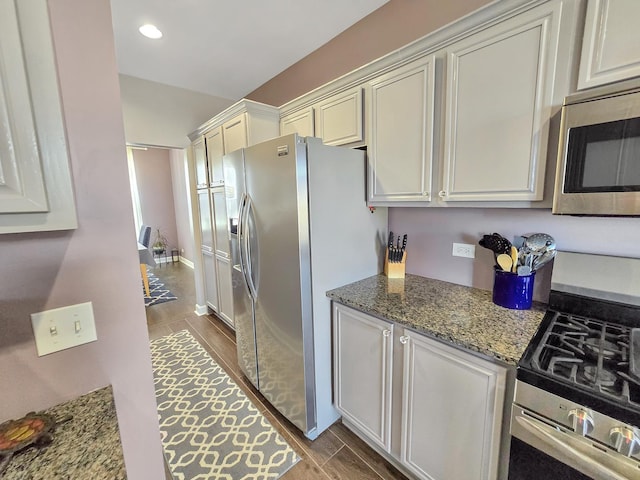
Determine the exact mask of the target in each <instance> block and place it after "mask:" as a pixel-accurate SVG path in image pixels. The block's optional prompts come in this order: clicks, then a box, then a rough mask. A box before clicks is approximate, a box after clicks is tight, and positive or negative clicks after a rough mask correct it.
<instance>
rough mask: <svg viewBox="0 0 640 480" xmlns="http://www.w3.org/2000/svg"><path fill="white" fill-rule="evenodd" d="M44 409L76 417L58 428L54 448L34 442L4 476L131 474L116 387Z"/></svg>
mask: <svg viewBox="0 0 640 480" xmlns="http://www.w3.org/2000/svg"><path fill="white" fill-rule="evenodd" d="M26 413H27V412H25V414H26ZM38 413H46V414H49V415H53V416H54V417H55V418H56V419H62V418H64V417H65V416H67V415H72V416H73V418H72V419H71V420H69V421H67V422H64V423H61V424H59V425H57V426H56V427H55V429H54V431H53V437H54V439H53V442H52V443H50V444H49V445H48V446H45V447H41V448H37V447H33V446H31V447H27V448H25V449H23V450H21V451H19V452H16V453H14V455H13V458H12V459H11V460H10V461H9V465H8V466H7V469H6V470H5V471H4V473H3V474H0V478H2V480H55V479H70V478H73V479H78V480H80V479H91V480H124V479H126V478H127V475H126V473H125V467H124V458H123V456H122V446H121V444H120V431H119V430H118V420H117V418H116V409H115V405H114V403H113V391H112V389H111V387H105V388H102V389H100V390H96V391H94V392H91V393H88V394H86V395H83V396H81V397H79V398H76V399H75V400H71V401H68V402H65V403H62V404H60V405H56V406H55V407H51V408H49V409H47V410H45V411H44V412H38Z"/></svg>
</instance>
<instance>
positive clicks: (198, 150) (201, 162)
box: [191, 137, 209, 188]
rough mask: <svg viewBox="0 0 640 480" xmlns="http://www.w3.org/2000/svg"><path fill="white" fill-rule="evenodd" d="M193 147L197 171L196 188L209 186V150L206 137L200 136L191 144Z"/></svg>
mask: <svg viewBox="0 0 640 480" xmlns="http://www.w3.org/2000/svg"><path fill="white" fill-rule="evenodd" d="M191 148H192V149H193V164H194V169H195V171H196V188H207V187H208V186H209V176H208V173H207V150H206V147H205V143H204V137H199V138H198V139H197V140H196V141H194V142H193V143H192V144H191Z"/></svg>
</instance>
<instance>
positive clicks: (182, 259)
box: [180, 256, 194, 268]
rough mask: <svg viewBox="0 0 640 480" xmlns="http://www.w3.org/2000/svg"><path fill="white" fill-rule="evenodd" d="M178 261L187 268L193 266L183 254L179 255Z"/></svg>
mask: <svg viewBox="0 0 640 480" xmlns="http://www.w3.org/2000/svg"><path fill="white" fill-rule="evenodd" d="M180 263H184V264H185V265H186V266H187V267H189V268H194V265H193V262H192V261H191V260H189V259H188V258H184V257H183V256H180Z"/></svg>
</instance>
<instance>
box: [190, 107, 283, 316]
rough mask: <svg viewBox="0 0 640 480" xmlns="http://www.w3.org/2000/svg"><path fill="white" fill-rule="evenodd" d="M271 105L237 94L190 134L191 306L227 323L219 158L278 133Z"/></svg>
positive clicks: (229, 299) (227, 265)
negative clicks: (194, 255) (194, 251)
mask: <svg viewBox="0 0 640 480" xmlns="http://www.w3.org/2000/svg"><path fill="white" fill-rule="evenodd" d="M278 134H279V112H278V109H277V108H275V107H271V106H269V105H264V104H261V103H257V102H252V101H250V100H241V101H239V102H238V103H236V104H234V105H232V106H231V107H229V108H228V109H226V110H225V111H223V112H222V113H220V114H218V115H216V116H215V117H213V118H212V119H211V120H209V121H208V122H206V123H205V124H203V125H202V126H200V127H199V128H198V129H197V130H196V131H195V132H193V133H192V134H191V135H189V138H190V139H191V141H192V143H191V147H190V149H189V159H190V161H189V168H190V170H191V174H190V182H191V184H192V186H191V190H192V204H193V205H194V209H193V210H194V212H193V217H194V239H195V241H196V243H199V245H200V248H199V251H200V257H199V258H198V259H196V261H195V262H194V267H195V271H196V303H197V305H196V311H197V312H198V313H200V314H206V313H207V312H208V311H209V310H212V311H213V312H215V313H216V314H217V315H218V316H219V317H220V318H221V319H222V320H224V321H225V322H226V323H227V324H229V325H230V326H231V327H233V326H234V321H233V296H232V286H231V269H232V267H233V266H232V265H231V257H230V246H229V225H228V219H227V210H226V200H225V184H224V172H223V165H222V158H223V156H224V155H225V154H227V153H230V152H232V151H234V150H237V149H239V148H244V147H248V146H250V145H254V144H256V143H259V142H262V141H264V140H268V139H270V138H274V137H277V136H278Z"/></svg>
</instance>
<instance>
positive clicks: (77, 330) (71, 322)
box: [31, 302, 98, 357]
mask: <svg viewBox="0 0 640 480" xmlns="http://www.w3.org/2000/svg"><path fill="white" fill-rule="evenodd" d="M31 324H32V325H33V333H34V335H35V338H36V348H37V350H38V356H40V357H42V356H43V355H48V354H49V353H53V352H58V351H60V350H65V349H67V348H71V347H75V346H77V345H82V344H83V343H89V342H94V341H96V340H97V339H98V337H97V335H96V324H95V322H94V319H93V304H92V303H91V302H86V303H79V304H77V305H69V306H68V307H61V308H54V309H53V310H46V311H44V312H38V313H32V314H31Z"/></svg>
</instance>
